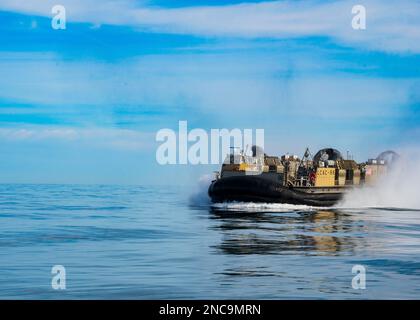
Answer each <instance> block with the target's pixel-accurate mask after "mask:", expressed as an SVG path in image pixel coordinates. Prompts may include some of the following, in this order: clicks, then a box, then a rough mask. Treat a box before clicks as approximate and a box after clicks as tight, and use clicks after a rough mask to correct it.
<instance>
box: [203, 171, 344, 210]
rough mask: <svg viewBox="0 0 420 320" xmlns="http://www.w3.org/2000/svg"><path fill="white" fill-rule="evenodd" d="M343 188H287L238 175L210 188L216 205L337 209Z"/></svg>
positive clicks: (268, 181)
mask: <svg viewBox="0 0 420 320" xmlns="http://www.w3.org/2000/svg"><path fill="white" fill-rule="evenodd" d="M344 189H345V188H343V187H328V188H324V187H287V186H284V185H283V184H281V183H279V182H276V181H272V180H269V179H265V178H261V177H259V176H240V177H238V176H234V177H227V178H223V179H218V180H215V181H213V182H212V183H211V185H210V187H209V191H208V193H209V196H210V198H211V199H212V201H213V202H225V201H246V202H268V203H290V204H303V205H309V206H320V207H323V206H333V205H334V204H336V203H337V202H339V201H340V200H341V199H342V197H343V194H344V191H345V190H344Z"/></svg>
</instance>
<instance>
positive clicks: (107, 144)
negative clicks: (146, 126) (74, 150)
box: [0, 126, 155, 151]
mask: <svg viewBox="0 0 420 320" xmlns="http://www.w3.org/2000/svg"><path fill="white" fill-rule="evenodd" d="M154 135H155V134H154V133H149V132H139V131H135V130H128V129H104V128H67V127H34V126H30V127H19V128H0V140H2V141H9V142H14V143H18V142H31V143H34V142H42V143H45V142H54V141H58V142H60V143H62V142H67V143H76V144H80V143H82V144H85V145H89V146H92V147H99V148H108V149H109V148H111V149H119V150H126V151H141V150H145V149H150V148H154Z"/></svg>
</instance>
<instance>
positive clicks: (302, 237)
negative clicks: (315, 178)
mask: <svg viewBox="0 0 420 320" xmlns="http://www.w3.org/2000/svg"><path fill="white" fill-rule="evenodd" d="M210 218H211V219H213V220H215V221H216V222H217V223H216V224H215V225H213V227H212V228H213V229H215V230H219V231H220V232H221V234H222V240H221V243H220V244H219V245H216V249H218V250H221V251H223V252H224V253H226V254H233V255H240V254H296V255H344V254H352V253H353V252H354V250H355V248H356V247H357V246H363V245H364V244H363V242H364V240H363V237H362V236H360V235H361V233H363V232H365V226H364V224H363V223H361V222H360V221H355V220H354V219H352V218H351V216H350V215H349V214H347V213H345V212H340V211H337V210H318V211H310V212H308V211H306V212H286V213H285V212H282V213H273V212H258V213H253V212H251V213H250V212H232V211H224V210H220V209H214V208H212V209H210Z"/></svg>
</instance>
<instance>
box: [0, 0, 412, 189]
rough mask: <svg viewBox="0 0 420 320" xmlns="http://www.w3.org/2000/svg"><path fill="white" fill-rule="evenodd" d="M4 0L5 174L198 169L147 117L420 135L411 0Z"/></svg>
mask: <svg viewBox="0 0 420 320" xmlns="http://www.w3.org/2000/svg"><path fill="white" fill-rule="evenodd" d="M55 4H56V3H55V1H49V0H45V1H20V0H17V1H16V0H14V1H11V0H0V21H1V24H0V41H1V42H0V43H1V45H0V74H1V77H0V147H1V151H2V152H1V160H0V182H18V183H19V182H28V183H118V184H125V183H129V184H149V183H159V184H166V183H168V184H194V183H195V181H196V180H197V179H198V177H199V176H200V175H201V174H204V173H206V172H211V171H213V170H216V169H217V167H214V166H205V165H202V166H164V167H162V166H160V165H158V164H157V163H156V161H155V151H156V148H157V146H158V143H156V142H155V135H156V131H157V130H159V129H162V128H173V129H176V128H177V126H178V121H180V120H187V121H188V124H189V127H190V128H195V127H199V128H204V129H206V130H209V129H211V128H228V129H233V128H254V129H256V128H264V129H265V138H266V139H265V147H266V151H267V152H268V153H270V154H278V155H280V154H283V153H286V152H289V153H297V154H301V153H302V152H303V150H304V149H305V147H306V146H309V147H310V148H311V149H312V150H313V151H316V150H317V149H318V148H320V147H323V146H326V145H328V146H335V147H337V148H338V149H340V150H342V151H343V152H345V151H346V150H350V151H351V152H352V153H353V154H354V156H355V158H356V159H358V160H365V159H366V158H368V157H374V156H376V155H377V154H378V153H379V152H380V151H382V150H384V149H389V148H393V149H397V150H398V149H401V148H403V147H406V146H411V147H412V146H414V147H416V146H417V145H418V141H419V138H420V111H419V110H420V32H419V30H420V19H419V16H420V2H419V1H358V2H357V4H363V5H365V7H366V10H367V29H366V30H359V31H357V30H353V29H352V28H351V19H352V15H351V8H352V6H353V5H354V4H356V3H354V2H353V1H340V2H332V1H324V2H323V1H267V2H262V1H261V2H259V1H253V2H248V3H245V2H243V1H222V0H218V1H214V0H213V1H206V0H200V1H164V0H159V1H131V0H125V1H99V0H88V1H81V0H73V1H61V2H60V4H63V5H64V6H65V8H66V14H67V28H66V30H54V29H52V28H51V17H52V14H51V8H52V6H53V5H55Z"/></svg>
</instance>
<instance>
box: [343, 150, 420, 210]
mask: <svg viewBox="0 0 420 320" xmlns="http://www.w3.org/2000/svg"><path fill="white" fill-rule="evenodd" d="M401 155H402V156H401V158H400V159H399V160H398V161H397V162H396V163H395V164H394V165H393V166H392V167H391V168H390V169H389V170H388V173H387V174H386V175H385V176H383V177H381V178H380V179H379V180H378V181H377V182H376V183H375V185H373V186H365V187H363V188H360V189H354V190H352V191H350V192H348V193H347V194H346V195H345V196H344V199H343V201H341V202H340V204H339V207H343V208H366V207H377V208H407V209H408V208H410V209H420V152H419V151H418V150H414V149H412V150H406V151H404V152H402V153H401Z"/></svg>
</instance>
